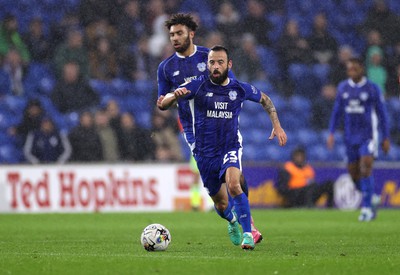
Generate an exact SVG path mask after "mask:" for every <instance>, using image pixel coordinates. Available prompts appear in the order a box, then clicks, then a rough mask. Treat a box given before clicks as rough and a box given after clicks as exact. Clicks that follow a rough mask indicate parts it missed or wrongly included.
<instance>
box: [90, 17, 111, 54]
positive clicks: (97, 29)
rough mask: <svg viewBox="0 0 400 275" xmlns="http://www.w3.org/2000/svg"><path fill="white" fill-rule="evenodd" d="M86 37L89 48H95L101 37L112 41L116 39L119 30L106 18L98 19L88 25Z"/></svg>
mask: <svg viewBox="0 0 400 275" xmlns="http://www.w3.org/2000/svg"><path fill="white" fill-rule="evenodd" d="M85 38H86V46H87V48H88V49H89V50H93V49H96V48H97V47H98V41H99V39H100V38H106V39H107V40H109V41H110V42H111V41H116V39H117V31H116V29H115V28H114V27H113V26H111V25H110V23H108V21H107V20H106V19H98V20H96V21H94V22H92V23H90V25H89V26H87V27H86V29H85Z"/></svg>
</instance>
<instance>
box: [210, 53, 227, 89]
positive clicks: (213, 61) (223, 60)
mask: <svg viewBox="0 0 400 275" xmlns="http://www.w3.org/2000/svg"><path fill="white" fill-rule="evenodd" d="M231 67H232V61H231V60H228V56H227V55H226V52H225V51H210V52H209V54H208V70H209V72H210V79H211V81H212V82H214V83H215V84H219V85H221V84H225V83H224V82H225V81H226V80H227V79H228V71H229V69H230V68H231Z"/></svg>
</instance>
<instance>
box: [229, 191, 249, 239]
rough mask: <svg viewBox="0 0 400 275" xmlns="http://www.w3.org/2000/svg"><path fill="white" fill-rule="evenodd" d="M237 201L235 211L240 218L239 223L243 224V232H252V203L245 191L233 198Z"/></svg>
mask: <svg viewBox="0 0 400 275" xmlns="http://www.w3.org/2000/svg"><path fill="white" fill-rule="evenodd" d="M233 201H234V202H235V211H236V214H237V215H238V218H239V223H240V224H241V225H242V228H243V233H244V232H251V222H250V205H249V200H248V198H247V196H246V194H245V193H242V194H240V195H237V196H236V197H234V198H233Z"/></svg>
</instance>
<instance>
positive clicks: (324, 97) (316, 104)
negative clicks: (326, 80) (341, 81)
mask: <svg viewBox="0 0 400 275" xmlns="http://www.w3.org/2000/svg"><path fill="white" fill-rule="evenodd" d="M335 98H336V86H335V85H332V84H326V85H324V86H323V87H322V89H321V94H320V95H319V96H318V97H317V98H316V99H315V100H312V118H311V119H312V126H313V127H314V128H315V130H318V131H321V130H324V129H326V128H327V127H328V125H329V119H330V115H331V110H332V109H333V105H334V104H335Z"/></svg>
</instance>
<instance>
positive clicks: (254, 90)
mask: <svg viewBox="0 0 400 275" xmlns="http://www.w3.org/2000/svg"><path fill="white" fill-rule="evenodd" d="M251 89H252V90H253V94H257V89H256V87H254V86H253V85H251Z"/></svg>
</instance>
